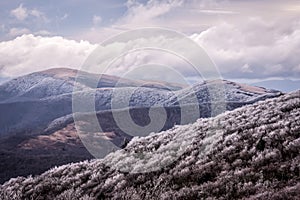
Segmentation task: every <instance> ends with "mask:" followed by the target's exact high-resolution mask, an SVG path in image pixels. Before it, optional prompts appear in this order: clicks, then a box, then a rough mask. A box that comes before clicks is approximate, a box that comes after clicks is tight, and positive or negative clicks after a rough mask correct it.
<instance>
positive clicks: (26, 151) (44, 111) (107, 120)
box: [0, 68, 282, 184]
mask: <svg viewBox="0 0 300 200" xmlns="http://www.w3.org/2000/svg"><path fill="white" fill-rule="evenodd" d="M77 72H78V71H77V70H72V69H67V68H57V69H50V70H46V71H41V72H35V73H32V74H28V75H25V76H22V77H18V78H15V79H13V80H11V81H8V82H6V83H4V84H3V85H0V119H1V120H0V155H1V156H0V163H1V164H0V184H1V183H3V182H4V181H7V180H8V179H10V178H12V177H16V176H26V175H29V174H34V175H36V174H40V173H42V172H43V171H46V170H47V169H49V168H51V167H53V166H56V165H63V164H67V163H70V162H78V161H82V160H85V159H91V158H92V155H91V154H90V153H89V152H88V151H87V150H86V149H85V146H84V145H83V144H82V141H81V140H80V139H79V137H78V133H77V131H76V129H75V124H74V120H73V115H72V113H73V111H72V91H73V87H74V85H76V84H79V87H77V89H78V88H79V89H80V88H81V89H82V90H79V91H78V93H77V94H78V95H82V96H86V95H91V93H90V91H91V89H92V88H91V87H90V85H89V84H88V83H89V81H86V80H94V79H95V78H96V77H97V75H95V74H91V73H87V72H81V73H80V74H81V76H80V78H79V80H82V83H81V81H79V83H76V82H75V77H76V75H77ZM117 81H118V82H119V84H118V87H115V85H116V82H117ZM83 82H84V84H83ZM141 84H142V85H143V87H137V86H139V85H141ZM220 87H224V91H225V92H224V93H220V92H219V91H220V89H219V88H220ZM168 88H169V89H168ZM170 90H172V91H170ZM92 91H95V93H96V95H95V106H96V110H97V117H98V120H99V123H101V126H102V128H103V131H105V132H107V133H108V134H110V139H111V141H112V142H113V143H114V144H115V145H116V147H118V148H122V147H124V146H125V145H126V144H125V143H124V141H128V140H131V138H132V135H128V134H126V133H125V132H124V131H122V130H121V129H120V128H119V127H118V125H117V124H116V123H115V120H114V118H113V116H112V112H114V113H124V112H126V111H128V110H129V111H130V114H131V117H132V119H133V120H134V122H135V123H137V124H138V125H140V126H144V125H146V124H147V123H149V116H148V113H149V109H150V107H153V106H154V107H156V108H158V109H159V108H161V107H164V108H165V110H166V113H167V120H166V122H165V124H164V126H163V128H162V129H160V130H159V131H163V130H168V129H170V128H172V127H173V126H174V125H175V124H188V123H192V122H195V121H196V119H198V118H200V117H211V116H215V115H217V114H220V113H222V112H224V111H225V110H233V109H235V108H238V107H241V106H244V105H247V104H252V103H254V102H257V101H261V100H264V99H267V98H273V97H276V96H280V95H282V93H281V92H279V91H275V90H268V89H264V88H260V87H252V86H246V85H241V84H239V83H234V82H230V81H225V80H215V81H206V82H202V83H197V84H195V85H193V86H192V87H185V88H183V86H180V85H178V84H174V83H166V82H155V81H151V82H145V81H137V80H129V79H122V78H119V77H115V76H110V75H103V76H102V79H101V80H100V81H99V83H98V85H97V88H94V89H93V90H92ZM128 91H134V92H133V94H132V96H131V98H130V101H129V102H128V104H125V105H124V104H120V105H117V108H118V109H117V110H115V109H114V110H113V111H112V110H111V98H112V93H113V92H114V93H115V94H124V95H128V94H127V92H128ZM210 91H213V94H212V92H210ZM214 94H215V95H216V96H218V97H219V98H220V99H221V100H223V101H224V102H219V101H218V98H215V97H216V96H215V97H214V96H213V95H214ZM220 95H221V96H220ZM193 97H194V98H193ZM195 97H196V99H195ZM123 99H125V98H122V95H121V97H120V98H119V99H115V100H123ZM179 102H180V103H181V104H180V105H179ZM191 103H192V104H191ZM193 104H194V105H193ZM195 104H196V105H195ZM213 105H224V108H223V109H219V110H218V109H215V110H216V111H217V112H213V111H212V107H213ZM189 106H191V109H194V108H195V106H196V107H198V108H199V116H192V117H190V118H186V119H185V121H183V120H181V111H182V108H183V107H185V108H186V107H187V108H189ZM187 110H188V109H187ZM88 118H89V117H88V116H87V117H86V119H88ZM152 131H153V130H149V131H148V133H150V132H152ZM156 131H157V130H156ZM45 160H47V162H45Z"/></svg>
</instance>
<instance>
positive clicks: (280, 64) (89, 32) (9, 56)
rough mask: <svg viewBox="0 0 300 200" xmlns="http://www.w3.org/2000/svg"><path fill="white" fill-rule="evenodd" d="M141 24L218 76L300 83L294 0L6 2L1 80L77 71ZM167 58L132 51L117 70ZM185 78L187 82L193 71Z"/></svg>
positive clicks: (299, 24)
mask: <svg viewBox="0 0 300 200" xmlns="http://www.w3.org/2000/svg"><path fill="white" fill-rule="evenodd" d="M144 27H161V28H165V29H169V30H174V31H177V32H180V33H183V34H184V35H186V36H187V37H188V38H190V39H192V40H193V41H195V42H196V43H197V44H199V45H200V46H201V47H202V48H203V49H204V50H205V51H206V52H207V54H208V55H209V57H210V58H211V59H212V61H213V62H214V63H215V64H216V66H217V68H218V70H219V71H220V73H221V75H222V77H223V78H224V79H230V80H243V81H244V82H245V81H246V82H249V83H251V82H261V81H266V80H268V81H269V80H273V79H276V80H294V81H299V79H300V78H299V77H300V56H299V55H300V1H298V0H252V1H243V0H149V1H138V0H100V1H96V0H86V1H80V0H66V1H58V0H49V1H33V0H26V1H22V0H10V1H1V2H0V82H1V80H5V79H7V78H12V77H16V76H21V75H24V74H27V73H31V72H34V71H40V70H45V69H48V68H53V67H71V68H77V69H79V68H80V67H81V65H82V64H83V63H84V62H85V60H86V59H87V58H88V56H89V55H90V54H91V53H92V52H93V51H94V50H95V49H96V48H97V47H98V45H99V44H100V45H101V43H102V42H103V41H105V40H107V39H108V38H110V37H112V36H113V35H116V34H121V33H123V32H126V31H129V30H134V29H137V28H144ZM140 41H141V40H134V41H127V44H126V45H128V44H129V43H130V45H132V46H134V45H139V42H140ZM122 47H123V46H122V45H120V44H119V43H118V44H117V43H116V44H115V48H122ZM168 56H169V55H166V54H162V55H159V54H155V53H152V52H138V53H132V54H130V55H125V56H124V58H123V59H121V61H122V62H121V61H120V62H119V64H120V65H122V66H126V67H124V69H122V68H119V69H120V70H121V71H122V70H123V71H124V72H126V70H127V71H128V70H132V69H131V68H130V67H128V66H131V65H132V66H135V65H137V63H138V64H140V65H141V64H144V63H145V62H146V61H148V60H149V59H150V58H151V59H154V60H161V61H163V63H162V64H163V65H168V66H172V65H174V60H173V59H168ZM178 68H180V67H178ZM181 68H182V69H181V70H182V71H185V72H186V71H187V70H186V69H185V65H182V67H181ZM179 71H180V69H179ZM114 72H115V70H112V73H114ZM114 75H116V74H114ZM184 76H191V78H192V74H191V72H190V73H185V74H184ZM289 84H290V82H289Z"/></svg>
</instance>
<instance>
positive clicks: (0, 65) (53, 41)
mask: <svg viewBox="0 0 300 200" xmlns="http://www.w3.org/2000/svg"><path fill="white" fill-rule="evenodd" d="M94 48H95V45H92V44H90V43H89V42H87V41H80V42H76V41H74V40H67V39H64V38H63V37H42V36H34V35H31V34H29V35H23V36H20V37H17V38H16V39H14V40H11V41H6V42H1V43H0V76H4V77H5V76H6V77H14V76H20V75H24V74H27V73H30V72H34V71H40V70H44V69H48V68H53V67H71V68H78V67H79V66H80V65H81V63H82V62H83V61H84V60H85V59H86V58H87V56H88V55H89V54H90V53H91V52H92V51H93V50H94Z"/></svg>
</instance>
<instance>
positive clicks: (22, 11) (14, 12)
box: [10, 4, 28, 21]
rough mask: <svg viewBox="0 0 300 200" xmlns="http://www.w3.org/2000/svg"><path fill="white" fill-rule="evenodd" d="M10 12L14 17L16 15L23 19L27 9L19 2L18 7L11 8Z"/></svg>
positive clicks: (25, 16) (26, 14) (26, 15)
mask: <svg viewBox="0 0 300 200" xmlns="http://www.w3.org/2000/svg"><path fill="white" fill-rule="evenodd" d="M10 14H11V15H12V16H14V17H16V18H17V19H18V20H21V21H23V20H24V19H26V18H27V17H28V10H27V8H24V7H23V4H20V5H19V7H17V8H16V9H13V10H12V11H11V12H10Z"/></svg>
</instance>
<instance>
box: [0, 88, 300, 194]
mask: <svg viewBox="0 0 300 200" xmlns="http://www.w3.org/2000/svg"><path fill="white" fill-rule="evenodd" d="M299 122H300V91H297V92H294V93H290V94H286V95H284V96H280V97H277V98H274V99H268V100H265V101H262V102H258V103H255V104H253V105H248V106H245V107H242V108H238V109H236V110H234V111H230V112H226V113H224V114H220V115H218V116H216V117H214V118H208V119H207V118H206V119H199V120H197V122H195V123H193V124H188V125H183V126H176V127H174V128H173V129H171V130H167V131H164V132H161V133H157V134H152V135H150V136H147V137H144V138H134V139H133V140H132V141H131V142H130V143H129V144H128V145H127V146H126V148H124V149H122V150H119V151H117V152H114V153H112V154H110V155H108V156H107V157H106V158H104V159H102V160H91V161H84V162H80V163H75V164H68V165H65V166H61V167H55V168H53V169H51V170H49V171H47V172H45V173H43V174H42V175H40V176H37V177H28V178H24V177H18V178H15V179H11V180H10V181H8V182H6V183H5V184H3V185H1V186H0V198H1V199H3V200H6V199H12V198H13V199H215V198H217V199H237V198H243V199H299V196H300V174H299V173H300V154H299V152H300V123H299Z"/></svg>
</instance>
